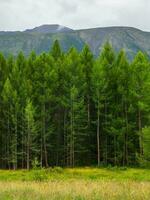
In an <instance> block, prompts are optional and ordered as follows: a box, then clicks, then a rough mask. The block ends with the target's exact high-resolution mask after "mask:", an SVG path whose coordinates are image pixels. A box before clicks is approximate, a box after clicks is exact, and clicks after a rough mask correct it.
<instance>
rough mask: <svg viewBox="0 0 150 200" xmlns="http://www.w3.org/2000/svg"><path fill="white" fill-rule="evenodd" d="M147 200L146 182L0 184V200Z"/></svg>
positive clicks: (149, 185)
mask: <svg viewBox="0 0 150 200" xmlns="http://www.w3.org/2000/svg"><path fill="white" fill-rule="evenodd" d="M30 199H31V200H150V182H136V181H125V182H119V181H86V180H72V181H71V180H68V181H48V182H39V183H38V182H21V181H16V182H14V181H12V182H0V200H30Z"/></svg>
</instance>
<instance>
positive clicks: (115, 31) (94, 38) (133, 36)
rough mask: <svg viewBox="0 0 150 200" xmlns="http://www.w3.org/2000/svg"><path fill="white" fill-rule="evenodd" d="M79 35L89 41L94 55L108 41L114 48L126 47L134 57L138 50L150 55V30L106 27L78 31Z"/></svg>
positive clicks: (117, 49)
mask: <svg viewBox="0 0 150 200" xmlns="http://www.w3.org/2000/svg"><path fill="white" fill-rule="evenodd" d="M77 33H78V35H79V37H80V38H81V39H83V41H84V42H85V43H87V44H88V45H89V46H90V47H91V50H92V51H93V53H94V55H98V54H99V52H100V51H101V49H102V46H103V44H104V43H105V42H106V41H109V42H111V44H112V45H113V47H114V49H115V50H116V51H119V50H120V49H122V48H123V49H125V51H126V52H127V55H128V57H130V58H132V57H133V56H134V55H135V54H136V53H137V52H138V51H140V50H141V51H143V52H145V53H147V54H148V55H149V56H150V32H144V31H141V30H139V29H136V28H132V27H106V28H94V29H87V30H79V31H77Z"/></svg>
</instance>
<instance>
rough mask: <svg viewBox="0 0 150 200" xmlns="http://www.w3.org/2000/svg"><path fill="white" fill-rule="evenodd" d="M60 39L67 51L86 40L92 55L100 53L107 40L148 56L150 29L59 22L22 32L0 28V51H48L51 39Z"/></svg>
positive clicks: (119, 47)
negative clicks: (82, 27)
mask: <svg viewBox="0 0 150 200" xmlns="http://www.w3.org/2000/svg"><path fill="white" fill-rule="evenodd" d="M56 39H57V40H59V42H60V44H61V47H62V49H63V50H64V51H67V50H68V49H69V48H70V47H75V48H77V49H78V50H79V51H80V50H81V49H82V48H83V46H84V45H85V44H88V45H89V46H90V48H91V50H92V52H93V54H94V55H95V56H97V55H98V54H99V52H100V51H101V49H102V46H103V44H104V43H105V42H106V41H110V42H111V43H112V45H113V47H114V49H115V50H116V51H119V50H120V49H122V48H124V49H125V50H126V52H127V55H128V57H129V58H132V57H133V56H134V55H135V54H136V53H137V52H138V51H139V50H141V51H143V52H145V53H147V54H148V55H149V56H150V32H144V31H141V30H138V29H136V28H132V27H106V28H93V29H85V30H72V29H70V28H68V27H64V26H61V25H58V24H54V25H42V26H39V27H36V28H33V29H27V30H25V31H23V32H19V31H17V32H4V31H1V32H0V51H1V52H3V53H4V54H5V55H8V54H14V55H17V53H18V52H19V51H23V52H24V53H25V55H28V54H29V53H30V51H32V50H34V51H35V52H36V53H38V54H39V53H41V52H43V51H49V50H50V48H51V46H52V44H53V42H54V41H55V40H56Z"/></svg>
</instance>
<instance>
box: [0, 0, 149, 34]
mask: <svg viewBox="0 0 150 200" xmlns="http://www.w3.org/2000/svg"><path fill="white" fill-rule="evenodd" d="M149 19H150V0H0V30H24V29H27V28H32V27H35V26H39V25H41V24H53V23H58V24H61V25H64V26H68V27H71V28H74V29H80V28H90V27H97V26H99V27H101V26H132V27H137V28H140V29H142V30H149V31H150V23H149Z"/></svg>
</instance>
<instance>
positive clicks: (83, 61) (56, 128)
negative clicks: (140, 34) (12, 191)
mask: <svg viewBox="0 0 150 200" xmlns="http://www.w3.org/2000/svg"><path fill="white" fill-rule="evenodd" d="M35 160H36V161H38V163H39V164H40V165H41V167H48V166H67V167H74V166H79V165H82V166H91V165H98V166H100V165H106V166H107V165H119V166H126V165H139V164H141V163H148V162H149V161H150V62H149V59H148V58H147V57H146V55H144V54H143V53H142V52H139V53H138V54H137V55H136V56H135V58H134V60H133V61H132V62H129V61H128V60H127V58H126V54H125V52H124V51H123V50H121V51H120V52H119V53H115V52H114V50H113V48H112V46H111V45H110V44H109V43H106V44H105V45H104V47H103V50H102V52H101V53H100V56H99V57H98V58H94V57H93V55H92V53H91V51H90V49H89V48H88V46H85V47H84V49H83V50H82V52H78V51H77V50H76V49H74V48H71V49H70V50H69V51H68V52H67V53H64V52H62V51H61V48H60V46H59V43H58V41H56V42H55V43H54V45H53V48H52V50H51V51H50V52H49V53H42V54H41V55H36V54H35V53H34V52H32V53H31V54H30V56H29V57H28V58H26V57H25V56H24V55H23V53H19V55H18V56H17V57H16V58H13V56H10V57H8V58H7V59H6V58H5V57H4V56H3V55H2V54H0V168H9V169H17V168H27V169H30V168H31V166H32V163H33V162H34V161H35Z"/></svg>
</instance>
